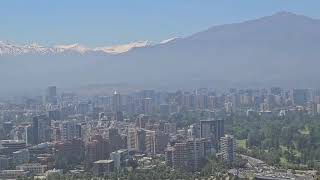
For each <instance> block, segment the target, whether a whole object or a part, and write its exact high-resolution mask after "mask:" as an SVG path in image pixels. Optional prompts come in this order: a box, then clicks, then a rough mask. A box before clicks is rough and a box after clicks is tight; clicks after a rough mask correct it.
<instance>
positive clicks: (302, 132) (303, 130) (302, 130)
mask: <svg viewBox="0 0 320 180" xmlns="http://www.w3.org/2000/svg"><path fill="white" fill-rule="evenodd" d="M299 132H300V134H305V135H308V134H310V130H309V128H308V127H304V129H299Z"/></svg>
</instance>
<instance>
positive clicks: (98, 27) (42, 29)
mask: <svg viewBox="0 0 320 180" xmlns="http://www.w3.org/2000/svg"><path fill="white" fill-rule="evenodd" d="M319 9H320V1H319V0H114V1H111V0H1V1H0V40H9V41H14V42H19V43H26V42H39V43H41V44H44V45H53V44H70V43H80V44H82V45H86V46H90V47H93V46H101V45H112V44H121V43H128V42H132V41H136V40H152V41H160V40H163V39H168V38H170V37H175V36H179V37H183V36H187V35H190V34H192V33H194V32H198V31H201V30H205V29H207V28H208V27H210V26H213V25H218V24H225V23H232V22H239V21H243V20H248V19H253V18H257V17H261V16H265V15H271V14H273V13H275V12H278V11H290V12H294V13H298V14H304V15H307V16H310V17H314V18H320V11H319Z"/></svg>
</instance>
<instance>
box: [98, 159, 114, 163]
mask: <svg viewBox="0 0 320 180" xmlns="http://www.w3.org/2000/svg"><path fill="white" fill-rule="evenodd" d="M111 162H113V160H110V159H106V160H99V161H96V162H94V164H108V163H111Z"/></svg>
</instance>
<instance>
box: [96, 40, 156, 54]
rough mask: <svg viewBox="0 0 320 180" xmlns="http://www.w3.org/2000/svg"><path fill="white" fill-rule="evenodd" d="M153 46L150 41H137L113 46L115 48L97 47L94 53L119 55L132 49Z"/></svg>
mask: <svg viewBox="0 0 320 180" xmlns="http://www.w3.org/2000/svg"><path fill="white" fill-rule="evenodd" d="M151 45H153V44H152V42H151V41H137V42H132V43H129V44H122V45H115V46H107V47H98V48H95V50H96V51H103V52H106V53H110V54H120V53H124V52H128V51H130V50H131V49H133V48H141V47H146V46H151Z"/></svg>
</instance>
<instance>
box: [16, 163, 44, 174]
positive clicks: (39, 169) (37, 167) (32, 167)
mask: <svg viewBox="0 0 320 180" xmlns="http://www.w3.org/2000/svg"><path fill="white" fill-rule="evenodd" d="M16 169H17V170H24V171H29V172H30V173H32V174H43V173H44V172H45V171H46V169H47V166H46V165H41V164H39V163H28V164H22V165H19V166H17V167H16Z"/></svg>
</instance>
